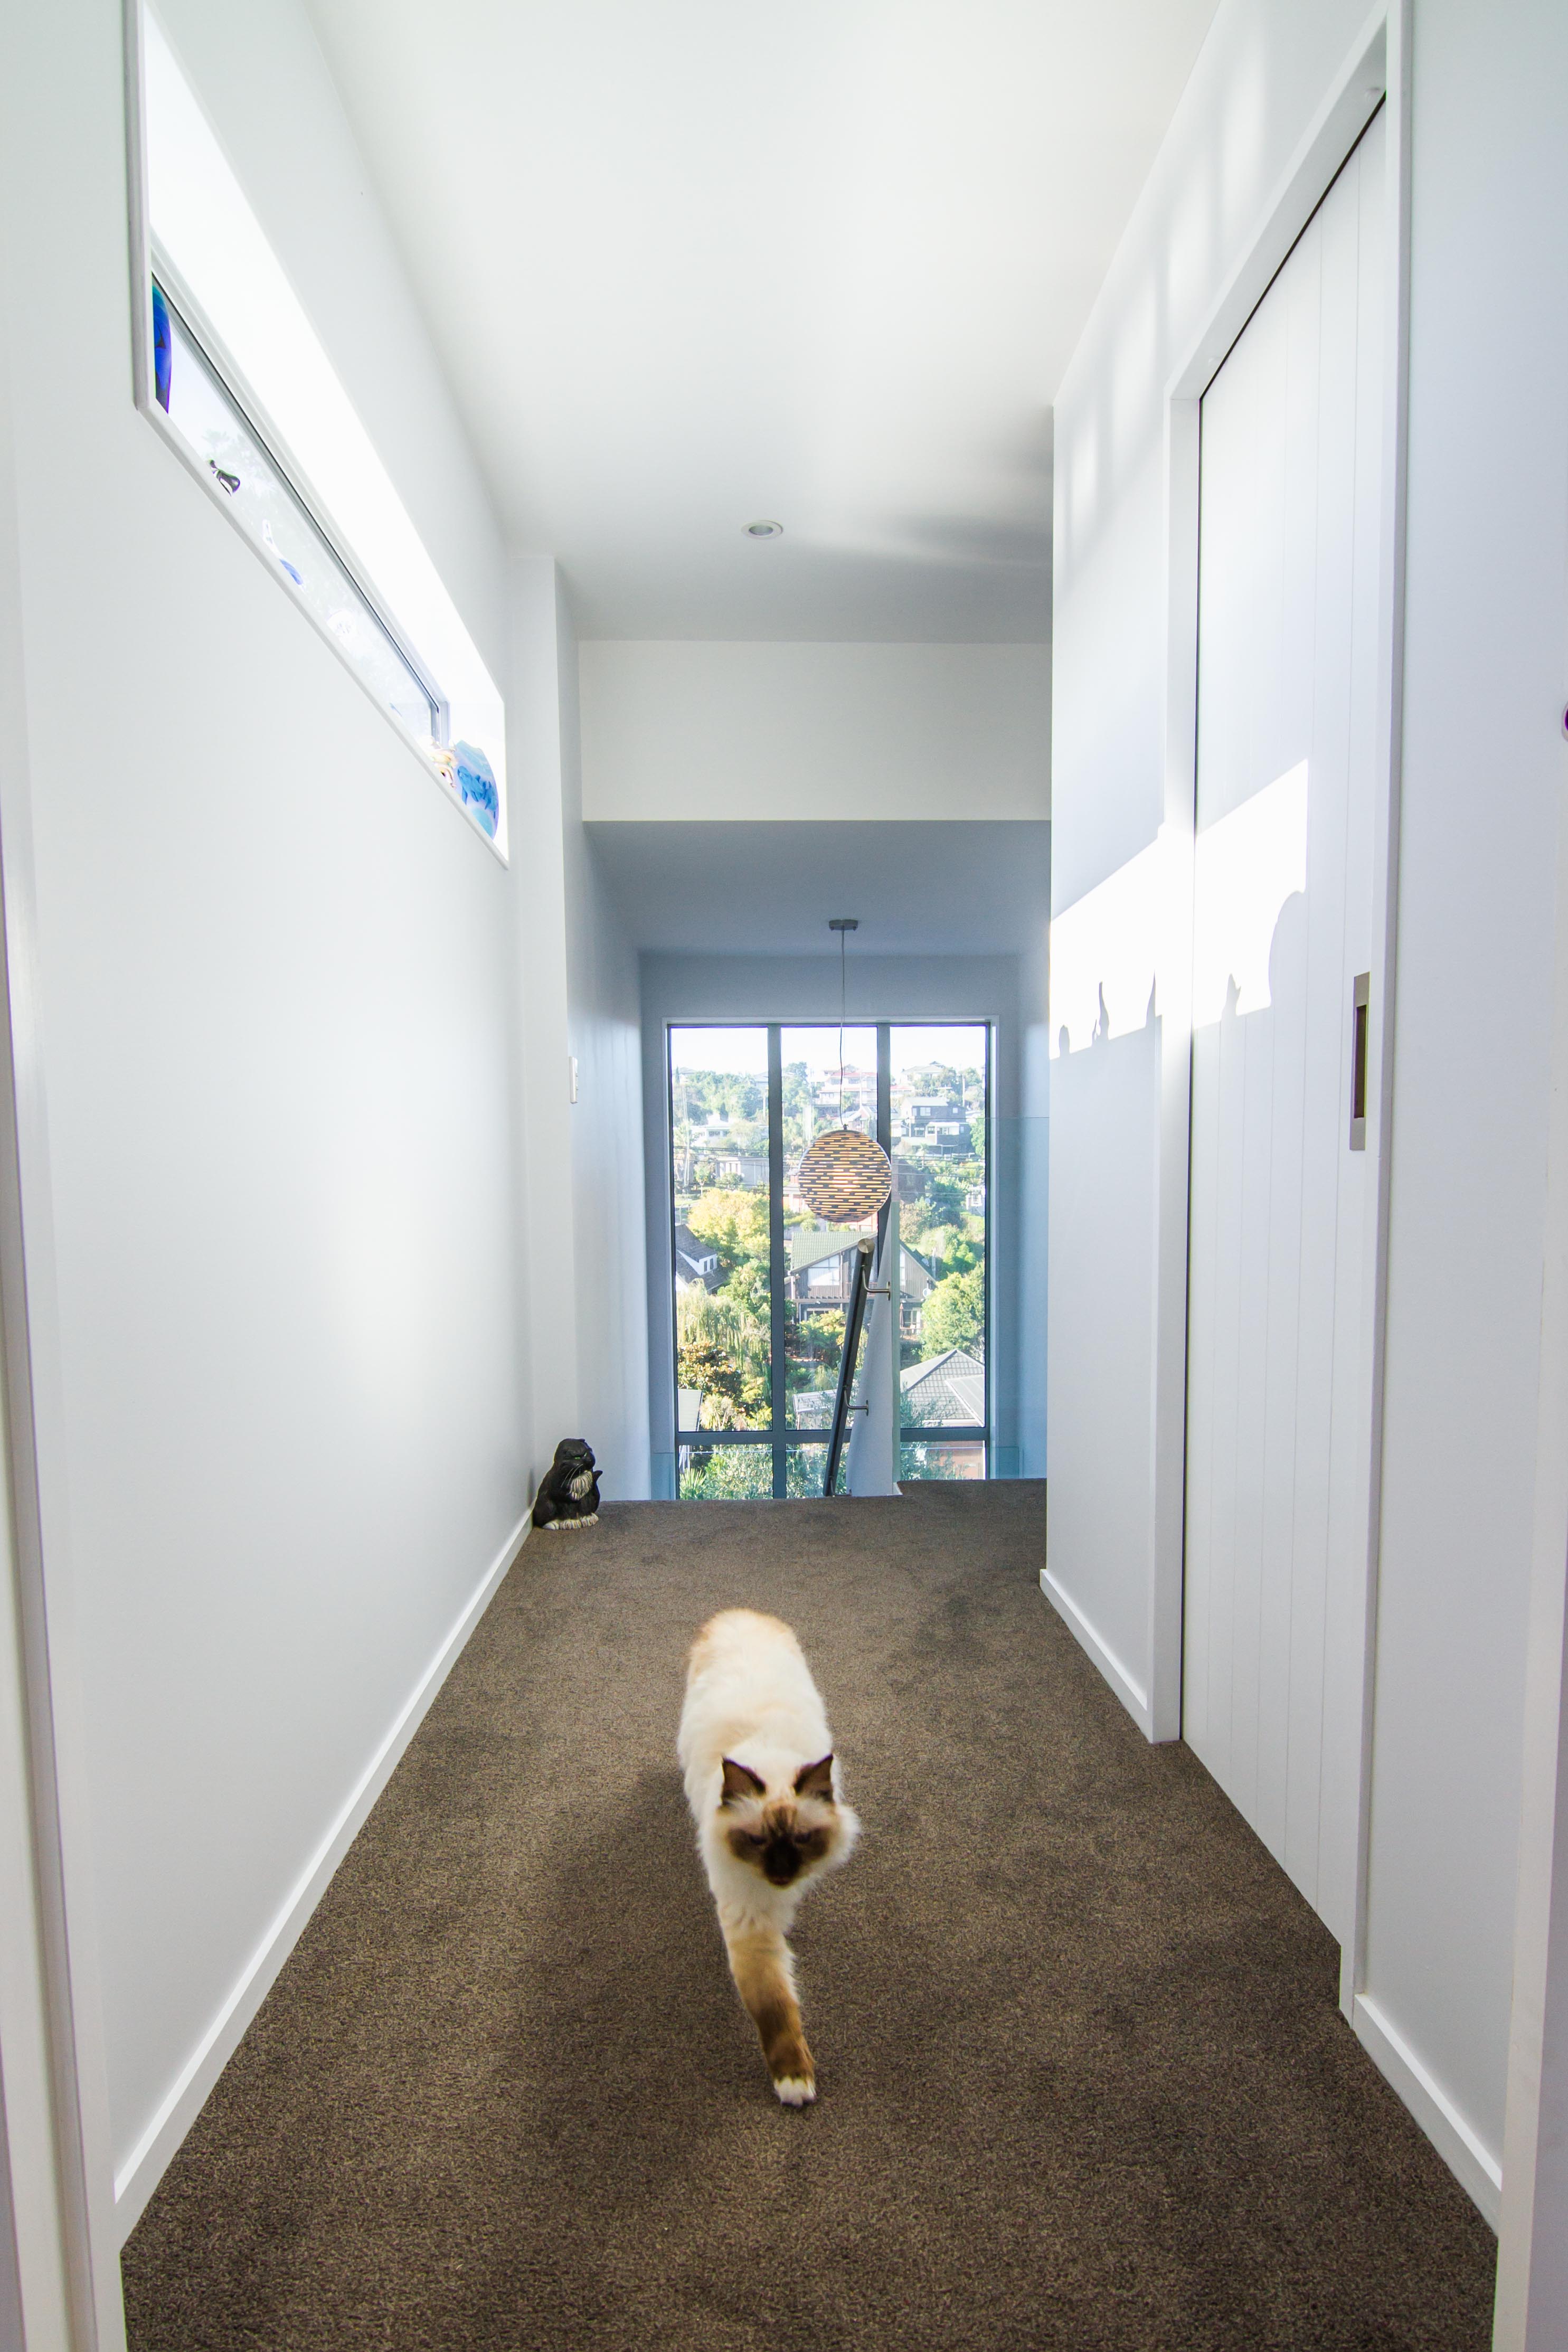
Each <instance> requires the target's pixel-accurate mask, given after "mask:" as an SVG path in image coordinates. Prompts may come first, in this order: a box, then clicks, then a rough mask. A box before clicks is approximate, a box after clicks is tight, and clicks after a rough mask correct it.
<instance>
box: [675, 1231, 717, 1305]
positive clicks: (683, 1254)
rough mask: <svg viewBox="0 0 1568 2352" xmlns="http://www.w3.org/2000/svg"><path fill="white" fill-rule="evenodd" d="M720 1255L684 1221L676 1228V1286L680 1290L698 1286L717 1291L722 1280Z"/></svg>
mask: <svg viewBox="0 0 1568 2352" xmlns="http://www.w3.org/2000/svg"><path fill="white" fill-rule="evenodd" d="M721 1278H722V1277H721V1274H720V1271H719V1253H718V1251H717V1250H716V1249H715V1248H714V1246H713V1244H712V1243H711V1242H707V1241H699V1239H698V1237H697V1235H696V1234H694V1233H693V1232H692V1230H691V1228H690V1226H689V1224H687V1223H685V1222H684V1221H682V1223H679V1224H678V1225H677V1226H676V1228H675V1285H676V1288H677V1289H678V1290H689V1289H693V1288H695V1287H696V1286H699V1285H700V1286H701V1287H702V1288H703V1289H704V1290H717V1289H718V1287H719V1284H720V1282H721Z"/></svg>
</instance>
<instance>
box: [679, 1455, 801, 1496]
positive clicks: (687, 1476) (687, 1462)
mask: <svg viewBox="0 0 1568 2352" xmlns="http://www.w3.org/2000/svg"><path fill="white" fill-rule="evenodd" d="M678 1460H679V1482H680V1496H679V1499H680V1500H681V1501H682V1502H683V1503H755V1502H766V1501H767V1500H768V1498H769V1497H770V1496H771V1495H772V1494H773V1447H772V1445H770V1444H761V1445H709V1446H703V1445H683V1446H682V1447H681V1448H680V1451H679V1456H678ZM821 1475H822V1472H821V1466H820V1465H818V1469H817V1477H818V1479H819V1480H820V1478H821ZM792 1491H793V1490H792ZM819 1491H820V1489H819Z"/></svg>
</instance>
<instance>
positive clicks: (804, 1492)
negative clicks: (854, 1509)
mask: <svg viewBox="0 0 1568 2352" xmlns="http://www.w3.org/2000/svg"><path fill="white" fill-rule="evenodd" d="M848 1459H849V1448H848V1447H847V1446H846V1447H845V1448H844V1452H843V1454H842V1456H841V1457H840V1460H839V1465H838V1492H839V1493H840V1494H843V1493H844V1492H845V1485H844V1477H845V1472H846V1470H847V1466H848ZM826 1475H827V1448H826V1445H792V1446H790V1447H788V1448H787V1449H786V1451H785V1454H784V1493H785V1494H786V1495H787V1496H789V1497H790V1499H791V1500H792V1501H795V1502H808V1501H812V1500H814V1499H816V1498H817V1497H819V1496H821V1493H822V1482H823V1479H824V1478H825V1477H826Z"/></svg>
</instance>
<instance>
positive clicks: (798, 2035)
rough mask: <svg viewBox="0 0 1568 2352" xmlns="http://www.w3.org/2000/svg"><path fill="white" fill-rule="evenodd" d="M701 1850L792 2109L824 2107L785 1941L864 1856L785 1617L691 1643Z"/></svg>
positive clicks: (707, 1630) (720, 1629) (739, 1613)
mask: <svg viewBox="0 0 1568 2352" xmlns="http://www.w3.org/2000/svg"><path fill="white" fill-rule="evenodd" d="M677 1752H678V1754H679V1759H680V1769H681V1771H682V1773H683V1774H684V1776H685V1780H686V1796H687V1801H688V1803H689V1805H690V1807H691V1816H692V1819H693V1821H694V1822H696V1824H697V1844H698V1851H699V1852H700V1854H701V1856H702V1863H703V1867H704V1868H705V1870H706V1871H707V1873H708V1884H709V1885H710V1887H711V1889H712V1891H713V1901H714V1905H715V1906H716V1908H717V1910H718V1913H719V1925H720V1927H721V1929H722V1931H723V1936H724V1948H725V1949H726V1951H727V1952H728V1954H729V1957H730V1973H731V1976H732V1977H733V1978H734V1979H735V1988H736V1990H737V1991H738V1992H739V1994H740V1996H741V1999H742V2001H743V2002H744V2003H745V2006H746V2009H747V2011H748V2013H749V2014H750V2016H751V2019H752V2023H753V2024H754V2025H755V2027H756V2029H757V2035H758V2039H759V2040H760V2041H761V2042H762V2045H763V2057H764V2058H765V2059H766V2061H767V2066H768V2072H769V2074H771V2075H772V2077H773V2089H774V2090H775V2091H776V2092H777V2094H778V2095H779V2098H780V2099H781V2100H782V2101H783V2103H784V2105H785V2106H786V2107H802V2106H805V2105H807V2104H808V2103H809V2102H810V2101H811V2100H813V2099H815V2098H816V2065H815V2063H814V2062H813V2059H812V2055H811V2052H810V2050H809V2048H808V2047H807V2045H806V2039H805V2032H804V2030H803V2028H802V2026H801V2021H800V2005H799V2003H798V2001H797V2000H796V1999H795V1965H794V1961H793V1958H792V1956H791V1953H790V1948H789V1945H788V1944H787V1943H786V1941H785V1940H784V1939H785V1937H787V1935H788V1933H789V1930H790V1928H791V1927H792V1926H793V1924H794V1921H795V1912H796V1910H797V1909H798V1907H799V1905H800V1899H801V1896H802V1895H804V1894H805V1890H806V1888H807V1887H808V1886H809V1885H811V1884H812V1882H813V1881H814V1880H815V1879H817V1878H820V1877H821V1876H822V1874H824V1872H826V1871H829V1870H837V1869H838V1868H839V1867H840V1866H841V1865H842V1864H844V1863H847V1861H848V1859H849V1856H850V1854H851V1853H853V1852H854V1850H855V1842H856V1840H857V1838H858V1836H859V1834H860V1823H859V1822H858V1819H857V1818H856V1816H855V1814H854V1813H852V1812H851V1811H850V1810H849V1808H848V1806H847V1804H845V1803H844V1802H843V1801H842V1799H841V1797H840V1795H839V1790H838V1780H837V1770H838V1768H837V1763H836V1762H835V1760H834V1754H833V1738H832V1735H831V1733H830V1732H829V1731H828V1728H827V1717H826V1714H825V1713H824V1711H823V1705H822V1697H821V1694H820V1693H819V1691H818V1690H817V1687H816V1684H815V1683H814V1682H813V1680H812V1678H811V1669H810V1667H809V1666H808V1665H807V1664H806V1663H805V1656H804V1655H803V1654H802V1651H801V1646H800V1643H798V1642H797V1641H796V1639H795V1635H794V1633H792V1632H791V1630H790V1628H789V1627H788V1626H787V1625H785V1624H784V1623H782V1622H780V1620H779V1619H778V1618H777V1617H764V1616H763V1615H761V1614H760V1613H759V1612H757V1611H756V1610H754V1609H725V1610H722V1611H721V1612H720V1614H719V1615H718V1616H717V1617H710V1619H709V1621H708V1622H707V1624H706V1625H704V1626H703V1628H702V1630H701V1632H700V1633H699V1634H698V1636H697V1639H696V1641H695V1642H694V1643H693V1644H692V1648H691V1655H690V1658H689V1661H688V1664H687V1669H686V1704H685V1706H683V1707H682V1709H681V1714H680V1736H679V1741H678V1742H677Z"/></svg>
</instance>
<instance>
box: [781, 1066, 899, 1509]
mask: <svg viewBox="0 0 1568 2352" xmlns="http://www.w3.org/2000/svg"><path fill="white" fill-rule="evenodd" d="M838 1035H839V1033H838V1024H837V1022H835V1024H833V1026H832V1027H831V1028H830V1029H826V1028H825V1029H816V1028H813V1029H786V1030H784V1033H783V1038H782V1046H783V1061H784V1251H785V1256H786V1261H787V1263H786V1266H785V1273H784V1390H785V1406H784V1410H785V1418H786V1420H787V1422H788V1423H789V1426H790V1427H791V1428H793V1429H826V1427H827V1426H828V1424H829V1423H830V1422H831V1421H832V1419H833V1398H834V1391H835V1390H836V1388H837V1383H838V1365H839V1360H840V1358H841V1357H842V1355H843V1353H844V1322H845V1315H846V1310H847V1307H848V1301H849V1275H850V1271H851V1265H852V1257H851V1253H852V1252H853V1250H854V1247H855V1239H856V1235H857V1234H859V1233H875V1232H876V1230H877V1220H876V1218H875V1217H868V1218H867V1219H865V1220H864V1222H863V1223H861V1224H859V1225H829V1224H827V1223H826V1222H825V1220H824V1219H822V1218H821V1217H818V1216H816V1215H814V1213H812V1211H811V1210H810V1209H808V1208H807V1207H806V1205H805V1202H804V1201H803V1200H802V1199H801V1197H800V1195H799V1193H798V1192H796V1191H795V1171H796V1170H797V1169H798V1168H799V1166H800V1162H801V1157H802V1155H803V1153H804V1152H805V1150H806V1149H807V1147H808V1146H809V1145H810V1144H812V1143H813V1142H815V1140H816V1138H817V1137H818V1136H819V1135H826V1134H827V1133H829V1132H830V1131H831V1130H832V1129H834V1128H837V1127H851V1128H855V1129H858V1131H859V1133H861V1134H862V1135H872V1136H874V1135H875V1134H876V1132H877V1032H876V1030H875V1029H872V1028H865V1027H858V1028H853V1029H846V1030H845V1032H844V1056H843V1065H842V1067H841V1066H840V1063H839V1054H838ZM791 1475H794V1474H793V1471H792V1474H791ZM821 1475H822V1474H821V1465H818V1468H817V1482H818V1483H817V1485H816V1487H815V1488H814V1489H813V1490H812V1491H813V1492H815V1493H818V1494H819V1493H820V1492H821ZM794 1491H795V1490H794V1488H793V1487H792V1488H791V1492H792V1493H793V1492H794Z"/></svg>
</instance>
